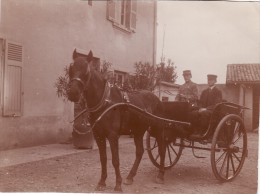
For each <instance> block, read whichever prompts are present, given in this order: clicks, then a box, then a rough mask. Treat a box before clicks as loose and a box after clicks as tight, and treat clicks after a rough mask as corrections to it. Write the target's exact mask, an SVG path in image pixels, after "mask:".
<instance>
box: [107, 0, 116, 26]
mask: <svg viewBox="0 0 260 194" xmlns="http://www.w3.org/2000/svg"><path fill="white" fill-rule="evenodd" d="M115 8H116V4H115V0H108V1H107V19H108V20H110V21H115V14H116V9H115Z"/></svg>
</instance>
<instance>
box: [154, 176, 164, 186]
mask: <svg viewBox="0 0 260 194" xmlns="http://www.w3.org/2000/svg"><path fill="white" fill-rule="evenodd" d="M155 182H156V183H157V184H164V180H163V178H160V177H158V176H157V177H156V179H155Z"/></svg>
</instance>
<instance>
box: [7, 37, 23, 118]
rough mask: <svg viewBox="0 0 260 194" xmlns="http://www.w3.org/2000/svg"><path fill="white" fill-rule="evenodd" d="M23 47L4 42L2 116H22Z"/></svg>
mask: <svg viewBox="0 0 260 194" xmlns="http://www.w3.org/2000/svg"><path fill="white" fill-rule="evenodd" d="M22 71H23V46H22V45H21V44H18V43H14V42H10V41H6V45H5V68H4V99H3V114H4V116H21V115H22V98H23V95H22V94H23V91H22Z"/></svg>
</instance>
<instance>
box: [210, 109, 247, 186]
mask: <svg viewBox="0 0 260 194" xmlns="http://www.w3.org/2000/svg"><path fill="white" fill-rule="evenodd" d="M246 156H247V134H246V130H245V127H244V124H243V121H242V119H241V118H240V117H239V116H237V115H234V114H230V115H227V116H225V117H224V118H223V119H222V120H221V121H220V123H219V124H218V126H217V128H216V130H215V133H214V136H213V139H212V145H211V167H212V170H213V173H214V175H215V177H216V178H217V179H218V180H220V181H223V182H224V181H231V180H232V179H234V178H235V177H236V176H237V175H238V174H239V172H240V171H241V169H242V167H243V164H244V161H245V157H246Z"/></svg>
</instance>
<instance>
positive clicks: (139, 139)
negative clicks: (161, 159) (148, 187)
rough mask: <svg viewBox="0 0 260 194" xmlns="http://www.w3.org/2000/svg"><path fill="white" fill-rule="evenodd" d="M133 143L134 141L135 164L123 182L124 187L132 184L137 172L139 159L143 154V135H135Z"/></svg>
mask: <svg viewBox="0 0 260 194" xmlns="http://www.w3.org/2000/svg"><path fill="white" fill-rule="evenodd" d="M134 141H135V148H136V151H135V162H134V165H133V167H132V169H131V171H130V172H129V174H128V176H127V178H126V179H125V181H124V184H126V185H131V184H133V181H134V179H133V178H134V176H135V175H136V172H137V170H138V167H139V164H140V162H141V159H142V157H143V154H144V145H143V134H140V135H135V136H134Z"/></svg>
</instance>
